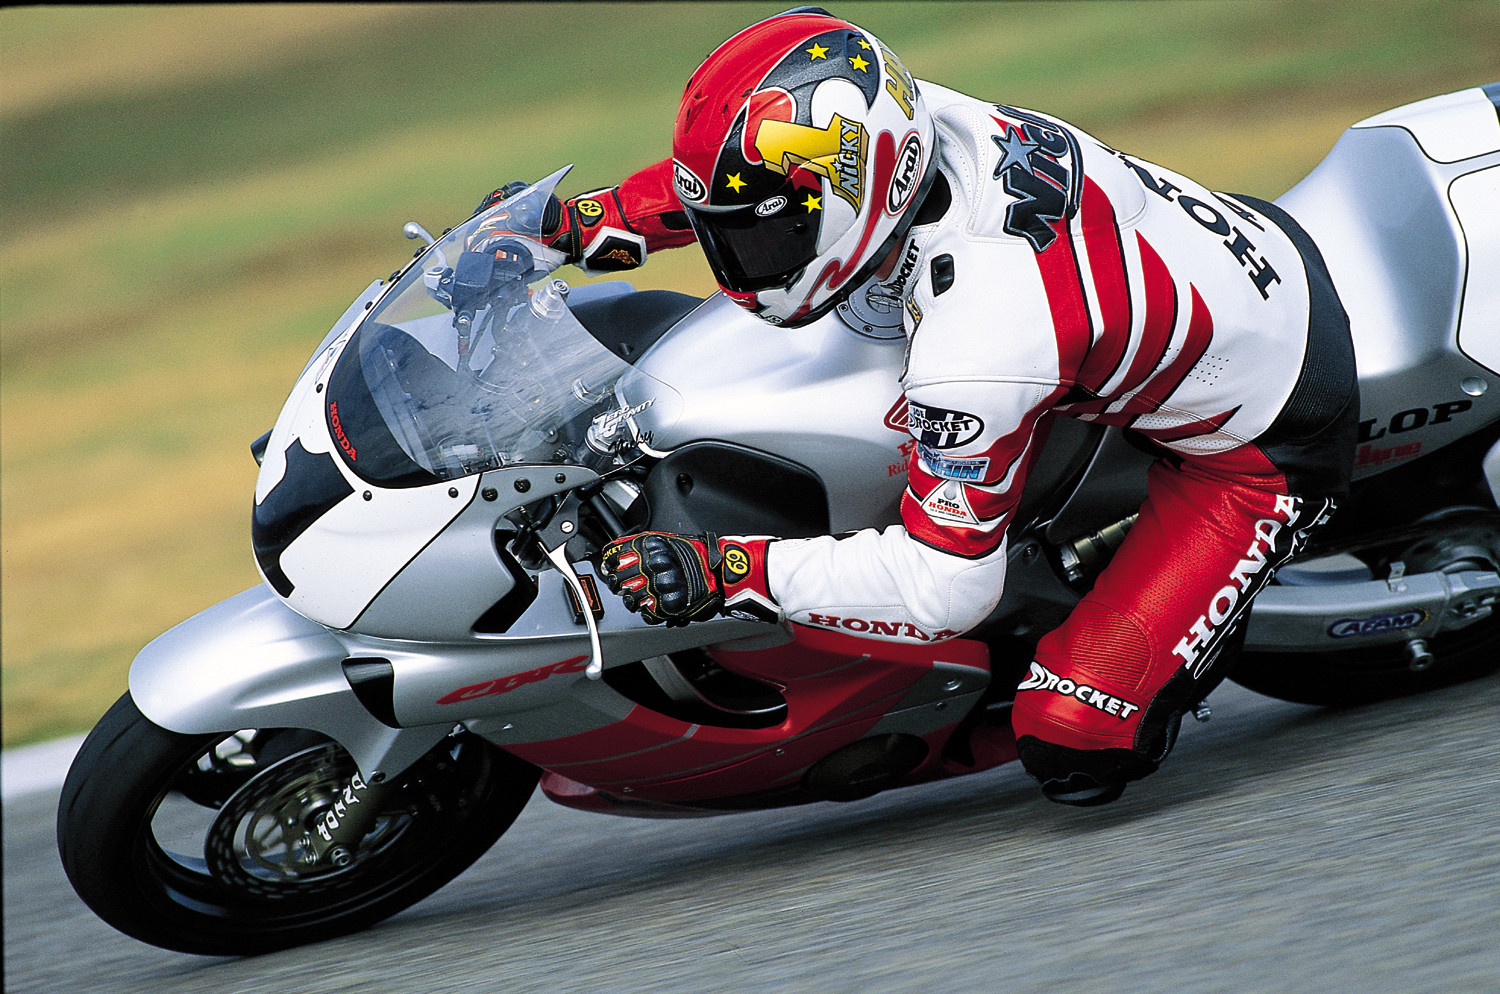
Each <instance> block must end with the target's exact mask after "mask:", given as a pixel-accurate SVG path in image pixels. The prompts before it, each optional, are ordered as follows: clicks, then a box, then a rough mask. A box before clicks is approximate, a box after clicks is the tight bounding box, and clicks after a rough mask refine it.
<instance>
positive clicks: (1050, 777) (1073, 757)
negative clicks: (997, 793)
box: [1016, 735, 1157, 807]
mask: <svg viewBox="0 0 1500 994" xmlns="http://www.w3.org/2000/svg"><path fill="white" fill-rule="evenodd" d="M1016 751H1017V752H1018V753H1019V754H1020V758H1021V765H1022V766H1023V767H1025V769H1026V772H1027V773H1029V774H1031V775H1032V777H1034V778H1035V779H1036V781H1037V782H1038V783H1040V784H1041V785H1042V793H1043V794H1044V795H1046V797H1047V798H1048V799H1049V800H1053V801H1057V802H1058V803H1059V804H1072V805H1076V806H1078V807H1088V806H1092V805H1095V804H1107V803H1109V802H1110V801H1113V800H1114V799H1115V798H1117V797H1119V796H1120V795H1121V794H1123V793H1124V792H1125V785H1126V784H1127V783H1129V782H1130V781H1132V780H1139V779H1141V778H1142V777H1144V776H1147V775H1149V774H1151V773H1154V772H1156V767H1157V764H1156V763H1155V762H1154V761H1152V760H1150V759H1148V758H1146V757H1145V756H1142V755H1141V754H1140V753H1138V752H1134V751H1132V750H1130V749H1074V748H1072V747H1071V746H1063V745H1057V744H1055V743H1052V742H1045V741H1043V740H1041V739H1039V738H1037V737H1036V736H1034V735H1023V736H1021V738H1020V739H1019V740H1018V741H1017V742H1016Z"/></svg>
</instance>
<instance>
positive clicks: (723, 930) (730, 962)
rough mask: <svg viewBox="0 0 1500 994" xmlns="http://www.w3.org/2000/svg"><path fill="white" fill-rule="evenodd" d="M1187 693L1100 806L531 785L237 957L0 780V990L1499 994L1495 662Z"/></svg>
mask: <svg viewBox="0 0 1500 994" xmlns="http://www.w3.org/2000/svg"><path fill="white" fill-rule="evenodd" d="M1211 703H1212V704H1213V705H1214V718H1213V720H1212V721H1211V722H1210V723H1209V724H1207V725H1192V723H1191V722H1190V723H1189V725H1190V726H1191V727H1188V728H1186V729H1185V730H1184V734H1183V737H1182V739H1181V741H1180V743H1179V745H1178V748H1177V751H1176V753H1174V755H1173V757H1172V759H1171V761H1170V762H1169V765H1168V766H1167V768H1165V769H1164V770H1162V771H1161V772H1160V773H1158V774H1157V775H1156V776H1154V777H1152V778H1151V779H1150V780H1148V781H1145V782H1144V783H1141V784H1137V785H1135V786H1134V787H1133V788H1132V789H1131V790H1130V791H1128V792H1127V793H1126V795H1125V797H1124V798H1122V799H1121V800H1120V801H1117V802H1116V803H1114V804H1113V805H1110V806H1107V807H1104V808H1096V809H1089V810H1074V809H1069V808H1064V807H1060V806H1057V805H1052V804H1049V803H1047V802H1045V801H1043V800H1042V799H1041V798H1040V797H1039V795H1038V794H1037V792H1036V790H1035V788H1034V787H1033V786H1032V785H1031V783H1030V781H1028V780H1027V779H1026V778H1025V777H1024V775H1023V774H1022V773H1021V772H1020V770H1019V769H1018V768H1015V767H1014V766H1011V767H1005V768H1002V769H999V770H995V771H991V772H990V773H987V774H982V775H979V776H974V777H969V778H966V779H961V780H955V781H949V782H947V783H943V784H936V785H930V786H927V787H921V788H912V789H909V790H906V791H897V792H893V793H889V794H885V795H881V796H879V797H876V798H872V799H870V800H867V801H863V802H858V803H854V804H847V805H837V804H819V805H815V806H811V807H807V808H802V809H795V810H792V811H781V812H758V813H753V814H744V815H734V816H728V817H720V818H714V819H704V820H690V821H637V820H631V819H622V818H610V817H604V816H599V815H586V814H582V813H578V812H573V811H569V810H566V809H562V808H559V807H556V806H554V805H551V804H549V803H547V802H546V801H545V800H543V799H541V797H540V795H538V796H537V797H536V798H534V799H533V802H532V804H531V806H529V807H528V809H527V810H526V812H525V813H523V814H522V816H521V818H520V820H519V821H518V822H517V823H516V825H515V827H514V828H513V829H512V830H511V832H510V833H509V834H507V835H506V836H505V837H504V838H502V839H501V841H500V843H499V844H498V845H497V846H496V847H495V849H494V850H492V851H491V852H490V853H489V854H488V855H487V856H486V857H485V858H484V859H482V860H481V861H480V862H479V863H478V864H476V865H475V866H474V867H473V868H472V869H471V870H469V871H468V872H467V873H466V874H465V875H463V876H462V877H460V878H459V879H458V880H457V881H455V882H454V883H452V884H450V885H449V886H448V887H447V888H445V889H444V890H442V891H439V892H438V893H437V894H436V895H434V896H433V897H431V898H429V899H428V900H427V901H425V902H423V903H422V904H420V905H418V906H416V907H415V908H412V909H410V910H408V911H406V912H404V913H403V914H401V915H398V916H396V917H395V918H392V919H390V920H388V921H387V922H385V923H384V924H382V925H380V926H378V927H376V928H374V929H372V930H370V931H367V932H364V933H362V934H359V935H356V936H351V937H347V938H343V939H338V940H333V941H327V942H322V943H316V944H313V945H309V946H306V947H302V948H299V949H295V950H291V951H287V952H282V953H277V954H273V955H268V956H263V957H258V958H249V959H216V958H208V957H195V956H186V955H181V954H176V953H169V952H165V951H163V950H159V949H155V948H153V947H150V946H146V945H143V944H141V943H138V942H136V941H134V940H132V939H128V938H125V937H124V936H122V935H119V934H118V933H115V932H114V931H113V930H111V929H110V928H109V927H108V926H105V925H104V924H102V923H101V922H99V921H98V920H97V919H95V918H94V917H93V916H92V915H91V914H90V913H89V911H88V910H87V909H86V908H85V907H84V906H83V905H82V903H81V902H79V901H78V900H77V898H76V897H75V896H74V895H73V893H72V891H71V890H70V889H69V888H68V885H67V883H66V881H65V880H64V878H63V875H62V870H61V867H60V866H59V865H58V860H57V855H56V849H55V846H54V843H53V836H52V833H53V816H54V815H53V812H54V808H55V805H56V801H57V790H56V789H55V788H52V789H46V790H42V791H41V792H36V793H29V794H27V795H26V796H23V797H12V798H10V799H8V800H7V802H6V804H5V811H4V829H5V877H4V881H5V920H4V925H5V990H6V991H8V992H10V994H23V992H27V994H29V992H49V994H50V992H59V994H61V992H76V991H89V992H97V994H113V992H122V994H123V992H137V991H139V992H151V994H171V992H187V991H191V992H194V994H203V992H224V994H270V992H276V994H283V992H289V991H296V992H300V994H332V992H351V994H352V992H359V994H371V992H378V994H384V992H398V991H399V992H403V994H405V992H410V994H426V992H445V994H446V992H452V991H458V990H480V991H503V992H533V991H534V992H548V994H551V992H559V991H606V992H615V991H622V992H625V991H714V992H718V991H726V992H739V991H776V992H782V991H789V992H804V991H840V992H842V991H859V992H879V991H924V992H926V991H1005V992H1024V991H1048V992H1054V991H1055V992H1072V991H1109V992H1112V994H1117V992H1122V991H1137V990H1139V991H1165V990H1178V991H1193V992H1198V991H1234V992H1237V994H1240V992H1260V991H1295V992H1304V991H1319V992H1324V991H1360V992H1382V991H1400V992H1415V991H1434V992H1436V991H1442V992H1444V994H1459V992H1474V994H1493V992H1496V991H1500V742H1497V739H1500V735H1497V733H1500V679H1496V678H1493V677H1492V678H1490V679H1487V680H1484V681H1481V682H1479V683H1475V684H1470V685H1468V686H1461V687H1456V688H1450V689H1448V690H1445V691H1440V692H1437V693H1434V694H1430V695H1427V696H1424V697H1420V698H1414V699H1409V700H1404V701H1397V702H1392V703H1386V704H1381V705H1374V706H1368V707H1362V708H1358V709H1352V710H1343V711H1330V710H1320V709H1313V708H1306V707H1300V706H1296V705H1290V704H1284V703H1280V702H1276V701H1271V700H1267V699H1265V698H1260V697H1256V696H1254V695H1252V694H1250V693H1248V692H1247V691H1244V690H1242V689H1241V688H1238V687H1226V688H1223V689H1221V690H1220V691H1219V692H1218V693H1216V694H1215V695H1214V698H1213V699H1212V701H1211ZM310 938H311V937H310Z"/></svg>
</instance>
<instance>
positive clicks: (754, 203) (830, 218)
mask: <svg viewBox="0 0 1500 994" xmlns="http://www.w3.org/2000/svg"><path fill="white" fill-rule="evenodd" d="M933 163H934V155H933V128H932V118H931V116H930V115H929V114H928V112H927V109H926V107H925V105H924V104H923V102H922V96H921V94H920V93H918V92H917V88H916V84H915V83H914V82H913V80H912V77H911V74H910V73H909V72H907V71H906V67H905V66H903V65H902V64H901V61H900V60H899V59H897V58H896V56H895V55H894V54H892V52H891V50H890V49H888V48H886V47H885V46H884V45H882V44H881V43H880V41H879V39H877V38H876V37H875V36H874V35H872V34H870V33H869V32H867V31H864V30H863V29H861V28H858V27H856V26H854V25H853V24H850V23H848V22H847V21H843V20H840V19H839V18H836V17H834V16H832V15H831V14H829V13H828V12H826V11H823V10H821V9H819V8H804V9H800V10H795V11H789V12H788V13H785V14H781V15H778V16H776V17H773V18H770V19H768V20H765V21H761V22H760V23H758V24H753V25H751V26H750V27H748V28H746V29H745V30H743V31H741V32H740V33H739V34H737V35H735V36H734V37H733V38H731V39H729V40H728V41H726V42H725V43H724V44H722V45H720V46H719V47H718V49H716V50H715V51H714V53H713V54H712V55H710V56H709V57H708V58H707V59H706V60H704V62H703V64H702V65H701V66H699V67H698V70H697V71H696V72H695V73H693V77H692V79H690V80H689V81H688V85H687V90H686V92H684V94H683V97H682V106H681V107H680V108H679V109H678V112H677V121H676V125H675V126H674V128H673V131H672V165H673V175H674V181H675V186H676V191H677V196H678V199H679V200H681V201H682V206H683V209H684V210H685V211H686V212H687V216H688V219H689V221H690V222H691V223H692V226H693V230H694V232H695V233H696V234H697V236H698V241H699V243H700V244H701V245H702V246H703V251H704V254H705V255H707V257H708V263H709V266H710V267H711V268H712V269H713V272H714V276H715V277H716V278H717V280H718V283H719V286H720V287H721V288H722V289H723V290H724V292H725V293H726V294H727V295H728V296H730V297H731V298H733V299H734V301H735V302H736V303H738V304H739V305H740V306H742V307H745V308H747V309H748V310H751V311H753V312H755V313H756V314H757V315H759V316H760V317H762V318H764V319H765V320H767V321H769V322H771V323H773V324H782V325H788V326H792V327H795V326H797V325H802V324H806V323H808V322H809V321H812V320H814V319H815V318H818V317H821V316H822V315H823V314H826V313H827V312H828V311H829V310H830V309H832V308H833V307H834V306H835V305H837V304H838V303H839V302H840V301H841V300H843V299H844V298H845V297H847V296H848V295H849V294H850V293H851V292H853V290H854V289H855V288H856V287H858V286H860V285H861V284H862V283H864V282H865V281H866V280H867V279H868V278H869V277H870V276H871V275H872V274H873V273H874V272H875V270H876V269H877V268H879V265H880V263H881V262H882V261H883V260H884V259H885V257H886V256H887V255H888V254H889V253H890V251H891V249H892V248H893V247H894V245H895V243H896V242H897V241H898V240H899V239H901V238H902V237H904V236H905V234H906V230H907V229H908V228H909V227H910V226H911V219H912V218H913V217H914V216H915V214H916V205H917V202H918V201H920V199H921V197H922V195H923V194H924V193H925V191H926V187H927V186H928V185H930V183H931V180H932V176H933V175H934V169H933Z"/></svg>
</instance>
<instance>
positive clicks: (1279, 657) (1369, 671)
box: [1229, 617, 1500, 707]
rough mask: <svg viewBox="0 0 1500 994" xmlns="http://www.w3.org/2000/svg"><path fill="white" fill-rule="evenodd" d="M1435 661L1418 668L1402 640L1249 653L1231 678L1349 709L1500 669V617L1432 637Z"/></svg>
mask: <svg viewBox="0 0 1500 994" xmlns="http://www.w3.org/2000/svg"><path fill="white" fill-rule="evenodd" d="M1427 641H1428V647H1429V649H1430V651H1431V652H1432V654H1433V656H1434V659H1435V661H1434V662H1433V664H1432V665H1431V666H1429V667H1428V668H1427V669H1424V670H1413V669H1412V668H1411V666H1410V663H1409V661H1408V658H1407V654H1406V647H1405V646H1404V645H1402V644H1400V643H1393V644H1387V645H1380V646H1370V647H1367V648H1364V649H1349V650H1346V651H1343V652H1318V653H1310V652H1256V653H1250V652H1247V653H1245V654H1244V655H1243V656H1242V657H1241V658H1240V660H1239V662H1238V663H1237V664H1236V666H1235V669H1234V672H1233V673H1232V674H1230V677H1229V678H1230V679H1231V680H1233V681H1234V682H1235V683H1237V684H1239V685H1240V686H1242V687H1247V688H1249V689H1250V690H1253V691H1255V692H1256V693H1258V694H1265V695H1266V696H1268V697H1276V698H1280V699H1281V700H1283V701H1292V702H1294V703H1297V704H1319V705H1324V706H1331V707H1347V706H1352V705H1357V704H1371V703H1374V702H1375V701H1384V700H1390V699H1392V698H1396V697H1408V696H1410V695H1412V694H1420V693H1423V692H1425V691H1429V690H1436V689H1438V688H1439V687H1447V686H1451V685H1452V684H1455V683H1462V682H1464V681H1466V680H1475V679H1478V678H1480V677H1483V676H1488V675H1489V674H1491V673H1494V672H1495V671H1496V670H1500V617H1492V618H1488V619H1486V620H1484V621H1480V622H1476V623H1475V624H1473V625H1470V626H1469V627H1468V628H1461V629H1459V630H1458V631H1454V632H1448V633H1446V634H1443V635H1439V636H1437V637H1436V638H1432V639H1428V640H1427Z"/></svg>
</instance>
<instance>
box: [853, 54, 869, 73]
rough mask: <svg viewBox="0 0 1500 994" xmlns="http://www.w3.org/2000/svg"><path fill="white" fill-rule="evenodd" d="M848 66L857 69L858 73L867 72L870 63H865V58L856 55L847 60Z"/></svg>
mask: <svg viewBox="0 0 1500 994" xmlns="http://www.w3.org/2000/svg"><path fill="white" fill-rule="evenodd" d="M849 64H850V65H851V66H853V67H854V68H856V69H858V70H859V71H860V72H868V71H869V69H870V63H868V62H866V61H865V57H864V56H863V55H856V56H855V57H854V58H852V59H850V60H849Z"/></svg>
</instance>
